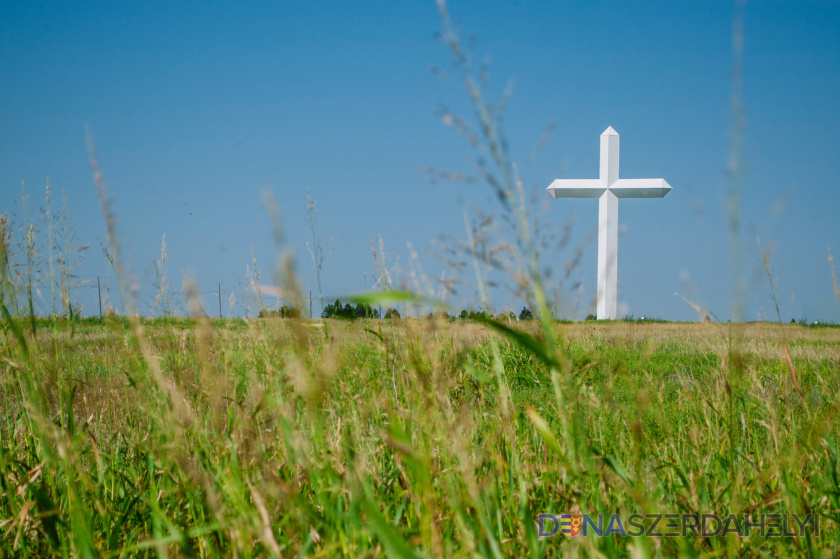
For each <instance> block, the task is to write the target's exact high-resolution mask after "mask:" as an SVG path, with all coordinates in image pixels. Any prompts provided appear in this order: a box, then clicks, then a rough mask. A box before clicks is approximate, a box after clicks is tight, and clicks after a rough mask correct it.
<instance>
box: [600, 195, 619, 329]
mask: <svg viewBox="0 0 840 559" xmlns="http://www.w3.org/2000/svg"><path fill="white" fill-rule="evenodd" d="M597 299H598V311H597V312H598V314H597V316H598V319H599V320H600V319H603V318H609V319H615V318H616V316H617V314H618V198H616V196H615V194H613V193H612V192H610V190H609V189H607V191H606V192H604V193H603V194H601V197H600V198H599V199H598V293H597Z"/></svg>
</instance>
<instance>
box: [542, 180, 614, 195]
mask: <svg viewBox="0 0 840 559" xmlns="http://www.w3.org/2000/svg"><path fill="white" fill-rule="evenodd" d="M546 190H548V192H549V194H551V195H552V196H554V197H555V198H600V197H601V194H603V193H604V192H605V191H606V190H607V188H606V187H605V186H604V183H602V182H601V181H600V179H556V180H554V182H552V183H551V184H550V185H549V186H548V188H547V189H546Z"/></svg>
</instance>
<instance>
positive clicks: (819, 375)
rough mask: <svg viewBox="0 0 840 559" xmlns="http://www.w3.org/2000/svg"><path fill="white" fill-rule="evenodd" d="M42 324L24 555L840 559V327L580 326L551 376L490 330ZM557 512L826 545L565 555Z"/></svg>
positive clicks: (4, 481) (629, 543)
mask: <svg viewBox="0 0 840 559" xmlns="http://www.w3.org/2000/svg"><path fill="white" fill-rule="evenodd" d="M37 326H38V330H37V338H33V336H32V334H31V325H30V324H29V323H28V322H24V321H22V320H17V319H8V320H6V321H5V323H4V335H3V339H2V346H0V360H2V361H1V362H2V364H0V367H2V372H3V376H2V384H3V388H2V390H3V394H2V398H3V411H2V414H1V415H0V433H2V435H0V436H2V445H1V446H0V491H2V494H0V550H2V553H3V555H6V556H23V557H27V556H28V557H44V556H68V555H74V556H82V557H93V556H133V555H141V556H172V557H178V556H185V557H186V556H190V557H193V556H196V557H222V556H225V557H227V556H238V557H270V556H283V557H288V556H301V555H309V556H316V557H333V556H353V557H355V556H362V557H368V556H369V557H374V556H384V555H388V556H409V555H418V556H427V557H443V556H487V557H507V556H533V557H542V556H554V555H563V556H566V555H570V556H577V555H580V556H595V555H599V554H604V555H606V556H630V555H633V556H673V555H675V554H681V555H687V556H743V555H749V556H782V555H784V556H836V554H837V549H838V543H840V530H838V527H837V523H836V521H837V519H838V514H840V470H838V460H840V450H838V449H840V437H838V434H840V433H838V421H837V410H838V405H840V394H838V385H840V328H830V327H826V328H813V327H801V326H796V325H773V324H747V325H733V326H730V325H728V324H673V323H669V324H651V323H629V322H628V323H625V322H614V323H592V322H587V323H574V324H557V325H555V327H554V328H555V333H556V337H555V340H552V341H549V343H546V344H545V345H546V346H548V347H554V348H556V353H555V354H554V356H555V359H556V361H554V362H553V363H552V364H547V363H546V361H545V360H544V359H540V358H539V354H538V353H535V352H534V351H531V350H529V349H528V348H526V347H525V346H523V345H522V343H521V342H522V340H521V339H519V338H517V337H515V336H513V335H511V334H510V333H508V334H507V335H506V334H504V333H495V332H491V331H490V330H489V329H488V326H487V325H485V324H479V323H475V322H461V321H455V322H445V321H432V320H398V321H393V322H392V321H386V320H381V321H377V320H372V321H362V320H359V321H353V322H342V321H334V320H329V321H326V324H324V323H322V322H317V321H308V320H301V321H289V320H251V321H244V320H233V321H207V320H185V319H166V320H164V319H155V320H140V321H132V320H128V319H117V318H113V319H108V320H107V322H102V321H99V320H87V319H85V320H81V321H76V322H75V325H74V327H73V330H72V331H71V328H70V325H69V324H68V322H67V321H55V322H52V321H46V320H41V321H39V322H38V323H37ZM514 327H515V328H517V329H520V330H522V331H525V332H528V333H529V334H530V335H531V336H533V338H531V339H536V340H538V341H540V342H541V343H542V342H545V340H540V339H539V335H540V334H539V331H538V327H537V324H536V323H525V322H521V323H518V324H516V325H514ZM552 342H553V343H552ZM786 355H789V359H788V357H786ZM543 513H545V514H552V515H555V516H559V515H560V514H561V513H587V514H589V515H592V516H594V515H597V514H599V513H600V514H602V515H604V518H605V519H606V520H605V524H606V522H607V521H608V520H609V518H610V517H611V515H613V514H618V515H619V516H620V518H621V519H622V520H624V521H625V523H626V519H627V517H628V516H629V515H630V514H633V513H639V514H652V513H673V514H686V513H689V514H698V515H699V514H704V513H716V514H718V515H719V516H721V517H724V516H726V515H728V514H730V513H732V514H735V515H738V516H737V517H738V518H739V519H743V517H744V516H743V515H744V514H746V513H749V514H751V515H753V516H754V517H758V515H760V514H762V513H766V514H770V513H780V514H782V515H789V514H797V515H798V517H799V518H805V517H806V515H807V514H813V515H817V516H818V517H819V528H820V530H819V535H816V534H814V533H813V530H809V531H807V533H806V534H805V535H804V536H802V537H799V536H797V537H765V536H761V535H760V534H758V533H756V529H753V532H752V534H751V535H750V536H749V537H746V536H744V537H741V536H738V535H736V534H734V533H733V534H729V535H727V536H720V535H718V536H710V537H703V536H702V534H701V535H697V536H694V535H693V534H692V533H690V532H689V533H687V534H686V535H685V537H682V536H680V537H631V536H626V537H625V536H620V535H616V534H612V535H604V536H603V537H598V536H593V535H590V536H587V537H584V536H582V535H581V536H576V537H566V536H563V535H561V534H560V533H559V532H558V533H557V534H556V535H554V536H551V537H541V536H540V534H539V525H538V515H539V514H543ZM786 518H787V516H786ZM646 522H647V520H646ZM791 526H792V524H791ZM544 528H546V527H545V526H544ZM546 529H547V530H549V529H551V526H550V525H549V526H548V527H547V528H546Z"/></svg>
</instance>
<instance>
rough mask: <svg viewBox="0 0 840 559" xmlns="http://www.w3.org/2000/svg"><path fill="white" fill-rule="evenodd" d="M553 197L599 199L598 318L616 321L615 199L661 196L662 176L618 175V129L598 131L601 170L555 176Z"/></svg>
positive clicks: (667, 188)
mask: <svg viewBox="0 0 840 559" xmlns="http://www.w3.org/2000/svg"><path fill="white" fill-rule="evenodd" d="M547 190H548V192H549V193H550V194H551V195H552V196H554V197H555V198H599V202H598V314H597V316H598V319H599V320H601V319H605V318H606V319H610V320H615V319H616V318H617V317H616V314H617V299H618V199H619V198H662V197H663V196H665V195H666V194H668V192H669V191H670V190H671V186H670V185H669V184H668V183H667V182H665V179H620V178H618V132H616V131H615V130H613V128H612V126H610V127H609V128H607V129H606V130H604V133H603V134H601V172H600V174H599V178H597V179H562V180H561V179H557V180H555V181H554V182H552V183H551V185H550V186H549V187H548V189H547Z"/></svg>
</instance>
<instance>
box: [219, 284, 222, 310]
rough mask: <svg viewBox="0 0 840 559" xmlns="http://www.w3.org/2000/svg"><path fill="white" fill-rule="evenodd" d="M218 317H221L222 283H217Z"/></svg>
mask: <svg viewBox="0 0 840 559" xmlns="http://www.w3.org/2000/svg"><path fill="white" fill-rule="evenodd" d="M219 318H222V284H221V283H220V284H219Z"/></svg>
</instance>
